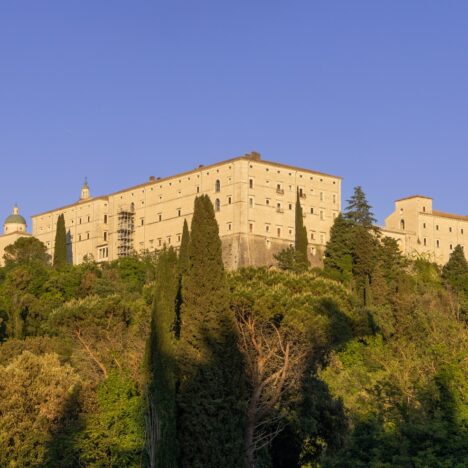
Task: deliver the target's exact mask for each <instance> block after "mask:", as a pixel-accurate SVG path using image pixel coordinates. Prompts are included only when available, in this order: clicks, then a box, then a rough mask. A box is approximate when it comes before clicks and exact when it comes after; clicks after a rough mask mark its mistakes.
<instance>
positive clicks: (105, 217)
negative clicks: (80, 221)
mask: <svg viewBox="0 0 468 468" xmlns="http://www.w3.org/2000/svg"><path fill="white" fill-rule="evenodd" d="M104 224H107V215H106V214H105V215H104Z"/></svg>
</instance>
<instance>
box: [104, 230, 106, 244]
mask: <svg viewBox="0 0 468 468" xmlns="http://www.w3.org/2000/svg"><path fill="white" fill-rule="evenodd" d="M104 240H105V241H106V242H107V231H104Z"/></svg>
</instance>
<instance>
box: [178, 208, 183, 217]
mask: <svg viewBox="0 0 468 468" xmlns="http://www.w3.org/2000/svg"><path fill="white" fill-rule="evenodd" d="M181 214H182V210H181V209H180V208H178V209H177V216H180V215H181Z"/></svg>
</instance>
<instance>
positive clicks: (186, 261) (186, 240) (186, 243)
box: [178, 219, 190, 275]
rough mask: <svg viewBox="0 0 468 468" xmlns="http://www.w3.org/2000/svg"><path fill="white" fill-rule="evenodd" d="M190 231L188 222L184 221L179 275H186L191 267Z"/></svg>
mask: <svg viewBox="0 0 468 468" xmlns="http://www.w3.org/2000/svg"><path fill="white" fill-rule="evenodd" d="M189 248H190V231H189V228H188V224H187V220H186V219H184V227H183V228H182V239H181V241H180V248H179V267H178V269H179V273H180V274H181V275H184V274H185V273H187V271H188V269H189V265H190V256H189V255H190V254H189Z"/></svg>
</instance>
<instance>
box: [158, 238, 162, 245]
mask: <svg viewBox="0 0 468 468" xmlns="http://www.w3.org/2000/svg"><path fill="white" fill-rule="evenodd" d="M161 244H162V240H161V239H158V246H159V247H161Z"/></svg>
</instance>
